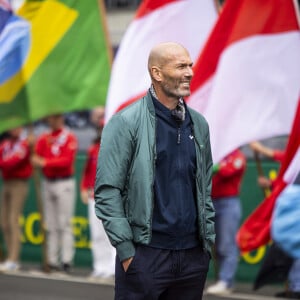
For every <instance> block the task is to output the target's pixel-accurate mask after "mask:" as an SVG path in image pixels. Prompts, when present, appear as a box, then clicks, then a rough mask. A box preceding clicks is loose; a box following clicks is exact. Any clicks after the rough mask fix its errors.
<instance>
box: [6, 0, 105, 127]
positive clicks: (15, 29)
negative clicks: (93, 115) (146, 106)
mask: <svg viewBox="0 0 300 300" xmlns="http://www.w3.org/2000/svg"><path fill="white" fill-rule="evenodd" d="M4 25H5V26H4V27H3V28H4V29H3V30H2V32H0V132H3V131H5V130H7V129H10V128H13V127H16V126H19V125H24V124H27V123H29V122H32V121H36V120H38V119H40V118H43V117H45V116H47V115H50V114H54V113H64V112H69V111H76V110H77V111H78V110H84V109H90V108H93V107H95V106H99V105H104V104H105V99H106V94H107V88H108V82H109V77H110V69H111V48H110V45H109V44H108V41H107V33H106V23H105V18H104V6H103V4H102V2H101V1H99V0H29V1H26V2H25V3H24V4H23V6H22V7H21V8H20V10H19V11H18V13H17V15H14V14H13V13H12V12H10V15H9V18H7V20H6V23H5V24H4ZM3 36H4V38H2V37H3Z"/></svg>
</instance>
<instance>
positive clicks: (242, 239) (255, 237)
mask: <svg viewBox="0 0 300 300" xmlns="http://www.w3.org/2000/svg"><path fill="white" fill-rule="evenodd" d="M297 103H298V107H297V110H296V114H295V118H294V122H293V126H292V131H291V133H290V136H289V140H288V144H287V147H286V151H285V157H284V160H283V162H282V164H281V167H280V169H279V174H278V177H277V179H276V182H275V186H274V189H273V191H272V193H271V194H270V195H269V196H268V197H266V198H265V199H264V201H263V202H262V203H261V204H260V205H259V206H258V207H257V208H256V209H255V210H254V212H253V213H251V214H250V215H249V216H248V218H247V219H246V220H245V221H244V223H243V224H242V225H241V227H240V229H239V231H238V233H237V237H236V240H237V244H238V246H239V248H240V250H241V251H242V252H249V251H252V250H255V249H257V248H258V247H260V246H262V245H265V244H267V243H268V242H269V241H270V240H271V233H270V228H271V224H272V215H273V210H274V206H275V203H276V199H277V198H278V196H279V195H280V194H281V192H282V191H283V190H284V188H285V187H286V186H287V185H288V184H291V183H293V181H294V180H295V178H296V176H297V174H298V173H299V171H300V99H299V100H298V102H297Z"/></svg>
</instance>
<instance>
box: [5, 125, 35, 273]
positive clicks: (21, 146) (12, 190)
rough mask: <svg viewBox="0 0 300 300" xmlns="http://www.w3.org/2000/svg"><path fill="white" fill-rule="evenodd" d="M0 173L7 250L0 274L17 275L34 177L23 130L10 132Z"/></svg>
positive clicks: (18, 128) (17, 129)
mask: <svg viewBox="0 0 300 300" xmlns="http://www.w3.org/2000/svg"><path fill="white" fill-rule="evenodd" d="M0 170H1V172H2V178H3V186H2V193H1V203H0V204H1V207H0V208H1V226H2V230H3V237H4V242H5V244H6V249H7V257H6V259H5V262H4V263H3V264H1V265H0V270H1V271H16V270H18V269H19V268H20V264H19V257H20V250H21V230H20V225H19V218H20V216H21V214H22V212H23V207H24V203H25V200H26V197H27V195H28V190H29V178H30V176H31V173H32V167H31V164H30V146H29V143H28V140H27V139H26V138H25V137H24V135H23V128H22V127H17V128H14V129H12V130H10V131H9V132H8V137H7V138H5V139H4V140H3V141H2V142H1V143H0Z"/></svg>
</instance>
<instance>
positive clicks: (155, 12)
mask: <svg viewBox="0 0 300 300" xmlns="http://www.w3.org/2000/svg"><path fill="white" fill-rule="evenodd" d="M217 16H218V15H217V9H216V7H215V2H214V0H201V1H199V0H189V1H184V0H144V1H142V2H141V4H140V6H139V8H138V10H137V12H136V15H135V17H134V19H133V21H132V22H131V23H130V25H129V27H128V29H127V31H126V32H125V35H124V37H123V39H122V41H121V44H120V47H119V50H118V52H117V54H116V57H115V60H114V63H113V67H112V74H111V79H110V84H109V92H108V98H107V104H106V111H105V115H106V121H107V120H108V119H109V118H110V117H111V116H112V115H113V114H114V113H115V112H117V111H119V110H120V109H121V108H123V107H125V106H127V105H128V104H130V103H131V102H133V101H135V100H137V99H138V98H139V97H141V96H142V95H144V94H145V93H146V91H147V89H148V88H149V87H150V76H149V74H148V70H147V61H148V56H149V53H150V50H151V49H152V47H153V46H155V45H156V44H158V43H161V42H170V41H172V42H178V43H180V44H182V45H183V46H184V47H185V48H187V49H188V51H189V53H190V55H191V58H192V59H193V60H195V59H196V58H197V57H198V56H199V53H200V51H201V49H202V47H203V45H204V43H205V41H206V38H207V36H208V34H209V32H210V30H211V28H212V27H213V25H214V23H215V20H216V19H217Z"/></svg>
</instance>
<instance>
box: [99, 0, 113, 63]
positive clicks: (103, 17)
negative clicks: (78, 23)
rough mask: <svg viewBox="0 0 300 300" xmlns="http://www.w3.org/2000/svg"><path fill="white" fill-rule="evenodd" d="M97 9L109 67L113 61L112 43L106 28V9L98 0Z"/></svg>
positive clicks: (101, 1) (101, 0) (100, 0)
mask: <svg viewBox="0 0 300 300" xmlns="http://www.w3.org/2000/svg"><path fill="white" fill-rule="evenodd" d="M98 8H99V14H100V19H101V23H102V26H103V31H104V37H105V40H106V44H107V47H108V54H109V60H110V66H111V65H112V61H113V53H112V43H111V39H110V35H109V30H108V26H107V16H106V8H105V5H104V2H103V0H98Z"/></svg>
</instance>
